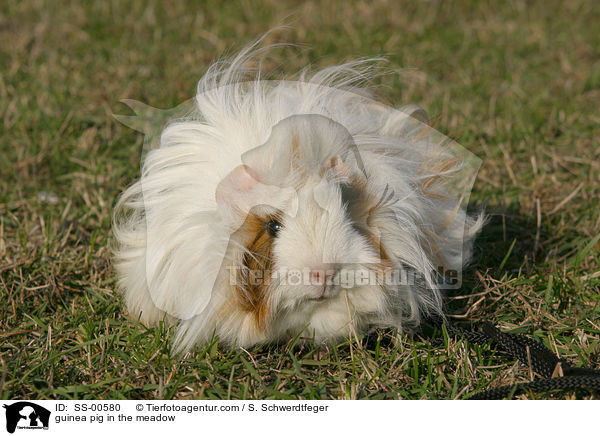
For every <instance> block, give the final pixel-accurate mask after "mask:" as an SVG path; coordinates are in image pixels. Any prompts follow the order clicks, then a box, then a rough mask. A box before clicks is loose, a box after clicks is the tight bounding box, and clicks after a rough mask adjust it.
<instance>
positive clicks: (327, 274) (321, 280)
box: [310, 267, 336, 285]
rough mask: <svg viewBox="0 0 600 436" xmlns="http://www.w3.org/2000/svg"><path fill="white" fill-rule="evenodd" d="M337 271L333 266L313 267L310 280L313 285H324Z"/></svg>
mask: <svg viewBox="0 0 600 436" xmlns="http://www.w3.org/2000/svg"><path fill="white" fill-rule="evenodd" d="M335 273H336V271H335V270H334V269H331V268H329V269H328V268H326V267H321V268H311V270H310V280H311V284H313V285H323V284H326V283H327V282H328V281H330V280H331V279H332V278H333V276H335Z"/></svg>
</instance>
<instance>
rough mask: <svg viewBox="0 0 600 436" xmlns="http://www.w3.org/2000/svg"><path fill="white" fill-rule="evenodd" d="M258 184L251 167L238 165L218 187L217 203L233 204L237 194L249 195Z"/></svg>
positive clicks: (216, 193)
mask: <svg viewBox="0 0 600 436" xmlns="http://www.w3.org/2000/svg"><path fill="white" fill-rule="evenodd" d="M258 183H259V180H258V176H257V174H256V173H255V172H254V171H253V170H252V169H251V168H250V167H248V166H246V165H238V166H237V167H235V168H234V169H233V170H232V171H231V172H230V173H229V174H227V176H226V177H225V178H224V179H223V180H221V182H220V183H219V185H218V186H217V189H216V192H215V198H216V200H217V203H219V204H222V203H231V202H232V201H234V198H233V197H235V196H236V194H237V195H239V194H244V193H247V192H249V191H251V190H252V189H253V188H254V187H255V186H256V185H258Z"/></svg>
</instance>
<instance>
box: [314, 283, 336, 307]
mask: <svg viewBox="0 0 600 436" xmlns="http://www.w3.org/2000/svg"><path fill="white" fill-rule="evenodd" d="M336 288H337V287H336V285H334V284H325V285H323V286H321V288H320V289H321V293H320V294H319V295H318V296H316V297H311V298H309V299H308V300H309V301H314V302H316V303H320V302H322V301H325V300H329V299H330V298H332V297H334V296H335V295H336V294H337V292H336Z"/></svg>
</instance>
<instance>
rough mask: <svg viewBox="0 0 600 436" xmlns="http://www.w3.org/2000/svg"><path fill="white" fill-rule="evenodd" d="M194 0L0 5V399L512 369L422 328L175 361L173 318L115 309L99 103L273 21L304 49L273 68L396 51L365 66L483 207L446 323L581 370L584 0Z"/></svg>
mask: <svg viewBox="0 0 600 436" xmlns="http://www.w3.org/2000/svg"><path fill="white" fill-rule="evenodd" d="M210 3H211V6H206V5H205V6H192V5H191V4H188V3H186V2H184V1H173V2H169V6H168V7H165V6H163V5H162V2H159V1H157V0H156V1H152V0H149V1H139V0H132V1H129V2H116V1H109V2H93V1H84V2H68V3H67V2H65V3H64V4H63V5H62V6H57V5H55V3H53V2H44V1H41V0H22V1H17V0H6V1H3V2H2V4H1V5H0V398H3V399H8V398H38V399H42V398H55V399H56V398H96V399H118V398H129V399H134V398H135V399H138V398H156V399H163V398H166V399H183V398H199V399H202V398H215V399H227V398H233V399H244V398H256V399H285V398H294V399H300V398H301V399H317V398H333V399H341V398H350V399H377V398H406V399H421V398H437V399H446V398H466V397H467V396H468V395H469V394H471V393H473V392H476V391H479V390H482V389H485V388H490V387H496V386H501V385H504V384H508V383H514V382H520V381H527V380H529V379H530V373H529V371H528V369H527V368H526V367H524V366H523V365H521V364H519V363H515V362H513V361H510V360H506V359H503V358H502V356H500V355H499V354H498V353H497V352H496V351H495V350H493V349H490V348H489V347H486V346H483V347H470V346H469V345H468V344H467V343H465V342H464V341H462V340H456V339H451V338H447V337H445V336H444V333H443V332H440V331H423V332H417V333H416V334H415V335H412V336H407V335H404V336H398V335H397V334H395V333H394V332H393V331H389V330H381V331H376V332H374V333H373V334H371V335H369V336H368V337H365V338H360V341H348V342H346V343H343V344H339V345H337V346H330V347H327V348H325V349H315V348H314V347H312V346H303V347H298V346H294V345H293V344H287V345H285V346H279V347H275V346H264V347H257V348H253V349H250V350H240V349H238V350H234V351H226V350H223V349H221V348H219V347H218V344H217V343H212V344H208V345H206V346H204V347H199V348H198V349H197V350H196V351H195V352H194V353H191V354H189V355H187V356H185V358H183V359H178V358H176V357H174V356H173V355H172V354H171V353H170V338H171V334H172V332H170V331H169V330H168V329H164V328H156V329H146V328H144V327H142V326H140V325H139V324H136V323H134V322H131V321H129V320H128V319H127V318H126V316H125V314H124V313H123V310H122V307H121V301H120V296H119V293H118V291H117V289H116V288H115V274H114V271H113V269H112V268H111V264H110V251H109V243H110V240H111V231H110V216H111V208H112V206H113V204H114V202H115V199H116V197H117V195H118V194H119V192H121V191H122V190H123V189H124V187H125V186H127V185H128V184H129V183H131V182H132V181H133V180H134V179H135V178H136V177H137V175H138V171H139V155H140V151H141V147H142V141H143V138H142V137H141V136H140V135H139V134H137V133H136V132H134V131H132V130H129V129H127V128H126V127H124V126H122V125H121V124H119V123H118V122H117V121H116V120H115V119H113V118H112V116H111V114H112V113H127V109H126V108H125V107H124V106H123V105H122V104H120V103H119V100H120V99H123V98H131V99H136V100H140V101H144V102H146V103H148V104H150V105H153V106H156V107H162V108H168V107H173V106H175V105H176V104H178V103H180V102H182V101H184V100H187V99H188V98H190V97H191V96H192V95H193V92H194V86H195V83H196V81H197V80H198V78H199V77H200V76H201V75H202V73H203V71H205V69H206V68H207V66H208V65H209V62H210V61H211V60H212V59H213V58H215V57H217V56H219V55H221V54H223V53H224V52H225V51H229V52H233V51H234V50H235V49H238V48H240V47H241V46H243V45H244V44H246V43H247V42H249V41H250V40H252V39H254V38H256V37H257V36H259V35H261V34H262V33H263V32H265V31H266V30H268V29H269V28H271V27H274V26H276V25H280V24H282V23H287V24H290V26H291V27H292V28H291V29H287V30H281V31H276V32H274V33H273V34H271V35H270V36H269V38H268V39H269V41H268V42H279V41H287V42H293V43H301V44H303V46H302V47H300V48H297V49H292V50H290V51H288V52H287V53H289V54H288V55H287V56H286V57H281V58H280V59H276V61H278V62H274V63H273V65H271V67H272V69H273V70H274V71H275V72H277V73H284V74H285V73H293V72H295V71H296V70H298V69H299V68H301V67H303V66H305V65H306V64H308V63H312V64H314V65H315V66H317V67H318V66H326V65H331V64H334V63H338V62H341V61H344V60H349V59H352V58H356V57H362V56H378V55H381V54H385V55H387V56H388V58H389V61H390V63H389V66H390V67H391V68H396V69H403V72H402V74H400V75H398V76H393V77H392V76H389V77H384V78H382V79H381V80H382V85H383V88H382V89H383V91H384V92H382V93H383V94H384V96H385V98H387V99H388V100H389V101H392V102H395V104H398V105H400V104H404V103H408V102H417V103H419V104H421V105H422V106H424V107H425V108H427V109H428V111H429V112H430V113H431V114H432V115H433V118H434V119H437V124H436V128H438V129H439V130H441V131H442V132H443V133H445V134H447V135H449V136H451V137H453V138H456V139H457V140H458V141H459V142H460V143H461V144H462V145H464V146H465V147H467V148H468V149H469V150H471V151H473V152H474V153H476V154H477V155H478V156H480V157H481V158H482V159H483V165H482V168H481V171H480V173H479V177H478V179H477V181H476V183H475V187H474V191H473V194H472V204H474V205H476V206H477V205H482V204H485V205H486V207H487V210H488V212H489V213H490V214H491V221H490V224H489V225H488V226H487V227H486V229H485V230H484V232H483V234H482V235H481V237H480V238H479V240H478V243H477V246H478V249H477V255H476V264H475V265H474V266H473V268H472V269H471V270H469V271H468V272H467V273H466V279H465V283H464V286H463V289H462V290H461V291H460V292H459V293H453V294H452V295H450V296H449V300H448V306H449V310H450V313H451V314H452V317H453V318H454V320H455V321H456V322H458V323H459V324H460V325H463V326H466V327H468V326H470V325H477V324H478V323H480V322H481V321H482V320H492V321H493V322H495V323H496V324H497V325H499V326H500V327H501V328H502V329H503V330H506V331H514V332H521V333H526V334H528V335H531V336H533V337H536V338H539V339H540V340H542V341H543V342H544V343H545V344H546V345H547V346H548V347H550V348H551V349H552V350H554V351H555V352H557V353H558V354H559V355H560V356H561V357H564V358H566V359H567V360H568V361H569V362H570V363H572V364H575V365H579V366H586V367H594V368H598V367H599V366H600V345H599V344H600V254H599V252H600V250H599V248H600V242H599V238H600V237H599V235H600V128H599V126H600V114H599V112H598V109H599V105H598V102H599V101H600V33H599V32H598V31H597V29H598V25H599V23H600V5H599V4H598V3H597V2H594V1H593V0H589V1H581V0H574V1H571V2H566V3H565V2H558V1H517V0H515V1H509V2H491V1H490V2H479V1H474V0H473V1H467V0H464V1H454V2H446V1H416V0H415V1H404V2H400V3H392V2H387V1H382V0H377V1H375V2H364V1H352V2H318V1H308V2H305V3H302V4H299V3H296V2H293V1H291V0H289V1H288V0H278V1H272V0H266V1H262V2H258V3H251V2H249V1H242V2H231V3H230V2H210ZM436 338H444V344H443V345H442V346H433V345H432V344H431V341H432V339H436ZM522 398H592V396H591V395H590V394H589V393H586V392H579V393H570V394H564V393H554V394H539V395H538V394H536V395H535V396H534V395H526V396H522Z"/></svg>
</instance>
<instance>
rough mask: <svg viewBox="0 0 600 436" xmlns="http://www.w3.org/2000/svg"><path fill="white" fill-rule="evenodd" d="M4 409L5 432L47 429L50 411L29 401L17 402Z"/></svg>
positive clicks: (5, 406)
mask: <svg viewBox="0 0 600 436" xmlns="http://www.w3.org/2000/svg"><path fill="white" fill-rule="evenodd" d="M3 407H4V408H5V409H6V431H8V432H9V433H14V432H15V430H16V429H17V428H19V429H29V430H35V429H44V430H47V429H48V424H49V422H50V411H49V410H48V409H45V408H44V407H42V406H38V405H37V404H35V403H30V402H29V401H19V402H16V403H13V404H10V405H6V404H5V405H4V406H3Z"/></svg>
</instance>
